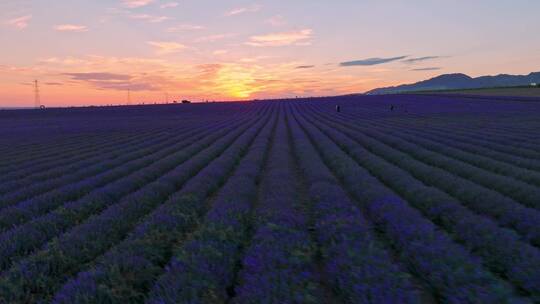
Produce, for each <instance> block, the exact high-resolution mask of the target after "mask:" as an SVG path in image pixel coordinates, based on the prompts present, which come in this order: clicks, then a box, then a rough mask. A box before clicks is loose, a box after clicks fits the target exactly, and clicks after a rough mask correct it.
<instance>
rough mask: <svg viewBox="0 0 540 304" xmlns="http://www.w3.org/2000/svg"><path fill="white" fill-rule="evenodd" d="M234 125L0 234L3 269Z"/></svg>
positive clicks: (139, 164)
mask: <svg viewBox="0 0 540 304" xmlns="http://www.w3.org/2000/svg"><path fill="white" fill-rule="evenodd" d="M235 126H237V124H232V125H231V126H226V125H222V124H217V125H216V126H215V128H212V127H210V126H208V127H207V131H206V132H202V133H201V134H199V135H197V136H194V137H193V138H191V139H190V138H186V139H184V140H182V141H180V142H178V143H177V144H174V145H172V146H171V147H169V148H168V149H164V150H163V151H159V152H157V153H154V154H150V155H147V156H145V157H143V158H141V159H139V160H137V161H136V163H135V165H136V167H134V168H129V167H126V168H125V169H128V171H127V172H126V176H124V177H122V178H119V179H118V180H115V181H113V182H111V183H108V184H107V185H105V186H103V187H101V188H96V189H94V190H92V191H91V192H90V193H89V194H88V195H85V196H83V197H82V198H80V199H78V200H75V201H70V202H67V203H65V204H64V205H63V206H61V207H59V208H57V209H55V210H53V211H52V212H50V213H48V214H46V215H44V216H41V217H36V218H34V219H32V220H31V221H29V222H28V223H26V224H23V225H20V226H17V227H14V228H12V229H10V230H7V231H6V232H4V233H2V234H0V269H1V270H3V269H5V268H6V267H9V266H10V265H11V264H12V263H13V262H14V261H16V260H17V259H19V258H22V257H24V256H25V255H26V254H28V253H30V252H32V251H33V250H35V249H37V248H38V247H39V246H41V245H42V244H44V243H45V242H46V241H48V240H50V239H51V238H52V237H55V236H57V235H59V234H60V233H62V232H64V231H66V230H67V229H69V228H71V227H73V226H75V225H76V224H78V223H81V222H83V221H84V220H85V219H86V218H88V217H89V216H91V215H92V214H97V213H99V212H101V211H102V210H104V209H105V208H107V207H110V206H112V205H114V204H116V203H117V202H118V201H121V200H122V199H124V198H125V197H126V196H129V195H130V193H132V192H135V191H137V190H139V189H140V188H142V187H143V186H144V185H145V184H146V183H150V182H153V181H155V180H156V179H157V178H159V177H160V176H162V175H163V174H165V173H166V172H167V171H170V170H172V169H173V168H174V167H176V166H178V164H179V162H180V163H181V162H183V161H185V160H187V159H188V158H189V157H190V155H191V154H194V153H198V152H199V151H200V150H201V149H203V148H205V147H207V146H208V145H210V144H211V143H212V142H214V141H215V140H217V139H218V138H219V137H221V136H223V135H225V134H226V133H227V132H228V131H230V130H233V129H234V127H235ZM130 172H131V173H130Z"/></svg>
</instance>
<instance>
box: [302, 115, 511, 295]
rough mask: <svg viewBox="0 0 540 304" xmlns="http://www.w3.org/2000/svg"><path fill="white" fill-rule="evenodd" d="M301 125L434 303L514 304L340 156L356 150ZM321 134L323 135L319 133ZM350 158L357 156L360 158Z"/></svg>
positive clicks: (460, 252)
mask: <svg viewBox="0 0 540 304" xmlns="http://www.w3.org/2000/svg"><path fill="white" fill-rule="evenodd" d="M304 119H305V118H303V115H302V117H301V118H300V119H299V122H300V124H301V125H303V127H304V128H305V130H306V131H307V132H308V134H311V135H310V136H312V137H313V138H316V140H314V143H316V145H317V146H318V147H319V149H320V152H321V156H322V158H323V159H324V160H325V162H326V163H327V165H328V166H329V167H330V168H331V170H332V171H333V172H334V174H336V175H337V176H338V177H339V178H340V180H341V181H342V182H343V183H344V187H345V188H346V189H347V190H348V191H350V193H351V194H352V195H353V196H354V197H355V199H357V200H358V201H359V202H361V203H362V204H363V205H364V208H365V210H367V211H368V217H369V218H370V219H371V220H372V221H373V222H374V223H375V225H376V226H377V228H378V229H380V230H381V231H383V232H384V233H385V234H386V236H387V238H388V239H389V240H392V242H393V246H394V248H395V250H396V251H397V252H398V254H399V256H400V258H401V260H402V262H403V263H404V264H405V265H407V266H408V268H409V271H410V272H411V273H414V274H415V275H416V276H418V277H419V278H420V279H422V280H423V281H424V283H425V284H426V286H430V288H431V289H432V292H433V294H434V295H435V296H436V297H437V298H438V299H440V300H442V301H448V302H463V303H476V302H478V301H480V302H506V301H515V300H516V295H515V294H514V292H513V289H512V288H511V287H510V286H508V284H507V283H506V282H504V281H502V280H500V279H498V278H497V277H496V276H494V275H493V274H491V273H490V272H488V271H486V270H485V269H484V268H483V266H482V265H481V264H480V263H478V262H477V259H476V258H475V257H473V256H471V255H470V254H469V253H468V252H467V251H466V250H465V249H464V248H463V247H461V246H460V245H458V244H456V243H455V242H453V241H452V240H451V237H450V236H449V235H447V234H446V233H443V232H441V231H440V230H438V229H437V226H435V225H434V224H433V223H432V222H430V221H428V220H426V219H425V218H424V217H423V216H422V215H421V214H420V213H419V212H418V211H417V210H415V209H414V208H411V207H410V206H409V205H408V204H407V202H405V201H403V200H402V199H401V198H400V197H399V196H397V195H396V194H395V193H394V192H393V191H391V190H390V189H388V188H386V186H384V185H383V184H382V183H381V182H380V181H379V180H378V179H377V178H375V177H374V176H372V175H371V173H370V172H369V171H366V170H365V169H364V168H362V167H360V166H359V164H358V163H356V161H355V160H353V159H352V158H350V157H349V156H348V155H347V153H346V152H349V153H351V151H356V149H362V148H361V146H359V145H358V144H356V143H353V142H352V141H349V143H351V144H352V146H348V145H347V148H345V147H346V146H345V143H346V142H347V141H346V138H344V137H343V136H342V135H340V134H339V133H336V131H333V130H332V129H329V128H328V127H326V128H323V125H322V124H321V123H317V122H314V121H313V118H311V119H309V123H308V122H306V121H305V120H304ZM319 128H322V129H319ZM322 130H324V131H325V132H324V133H321V131H322ZM330 135H331V136H330ZM329 139H330V140H332V142H334V143H332V142H329V141H328V140H329ZM338 143H339V144H338ZM338 146H339V148H338ZM341 149H343V150H341ZM359 151H361V150H359ZM354 155H360V156H361V155H362V153H354Z"/></svg>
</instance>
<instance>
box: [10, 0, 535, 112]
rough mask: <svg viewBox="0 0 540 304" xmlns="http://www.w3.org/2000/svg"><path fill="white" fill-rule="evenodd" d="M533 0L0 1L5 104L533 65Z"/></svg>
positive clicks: (344, 82)
mask: <svg viewBox="0 0 540 304" xmlns="http://www.w3.org/2000/svg"><path fill="white" fill-rule="evenodd" d="M539 12H540V1H537V0H530V1H526V0H515V1H495V0H489V1H488V0H477V1H465V0H458V1H432V0H430V1H427V0H426V1H418V0H408V1H397V0H388V1H380V0H377V1H375V0H334V1H331V0H291V1H276V0H273V1H271V0H268V1H266V0H260V1H256V0H255V1H227V0H176V1H175V0H95V1H88V0H85V1H82V0H72V1H61V0H47V1H46V0H0V42H1V43H0V107H7V106H18V107H25V106H32V105H33V103H34V97H33V87H32V81H33V80H34V79H37V80H39V83H40V90H41V99H42V103H43V104H45V105H47V106H68V105H89V104H111V103H112V104H125V103H126V102H127V91H128V88H129V89H130V90H131V100H132V103H140V102H156V101H159V102H162V101H165V100H166V96H167V94H168V96H169V101H172V100H175V99H191V100H194V101H200V100H206V99H208V100H220V101H221V100H247V99H254V98H259V99H261V98H275V97H287V96H297V95H298V96H320V95H337V94H346V93H358V92H364V91H366V90H369V89H372V88H376V87H380V86H388V85H396V84H401V83H406V82H415V81H418V80H422V79H425V78H429V77H432V76H436V75H438V74H443V73H455V72H462V73H466V74H468V75H470V76H480V75H486V74H499V73H510V74H528V73H529V72H532V71H540V38H539V37H540V18H539V17H538V16H539Z"/></svg>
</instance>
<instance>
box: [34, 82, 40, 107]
mask: <svg viewBox="0 0 540 304" xmlns="http://www.w3.org/2000/svg"><path fill="white" fill-rule="evenodd" d="M34 105H35V107H36V109H39V108H41V98H40V96H39V83H38V81H37V80H34Z"/></svg>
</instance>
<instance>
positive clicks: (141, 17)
mask: <svg viewBox="0 0 540 304" xmlns="http://www.w3.org/2000/svg"><path fill="white" fill-rule="evenodd" d="M130 18H131V19H137V20H144V21H147V22H150V23H160V22H163V21H167V20H169V19H171V18H169V17H167V16H154V15H148V14H136V15H131V16H130Z"/></svg>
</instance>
